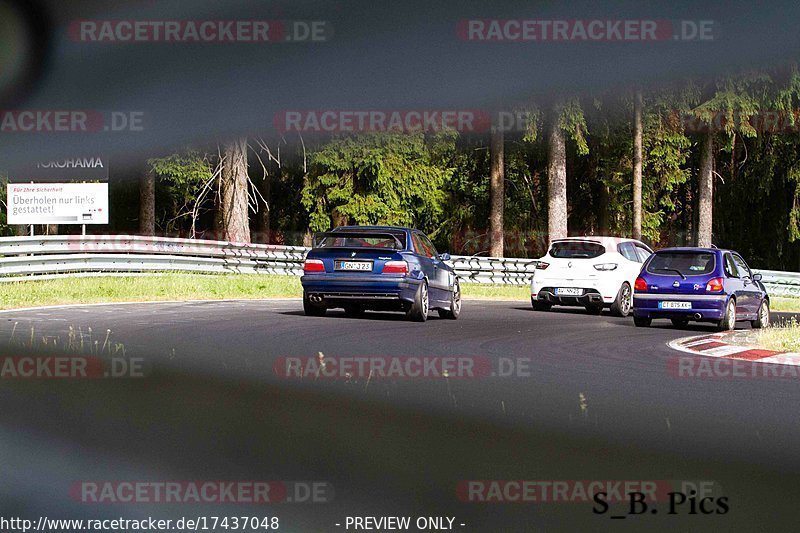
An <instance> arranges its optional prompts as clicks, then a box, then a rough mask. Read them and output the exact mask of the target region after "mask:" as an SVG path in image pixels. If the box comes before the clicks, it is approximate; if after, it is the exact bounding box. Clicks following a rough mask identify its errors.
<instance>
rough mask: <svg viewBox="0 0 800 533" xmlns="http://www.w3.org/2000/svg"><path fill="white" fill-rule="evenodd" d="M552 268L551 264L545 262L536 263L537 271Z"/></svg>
mask: <svg viewBox="0 0 800 533" xmlns="http://www.w3.org/2000/svg"><path fill="white" fill-rule="evenodd" d="M549 266H550V263H545V262H544V261H537V262H536V270H547V267H549Z"/></svg>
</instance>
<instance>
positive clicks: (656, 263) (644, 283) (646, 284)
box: [633, 248, 770, 330]
mask: <svg viewBox="0 0 800 533" xmlns="http://www.w3.org/2000/svg"><path fill="white" fill-rule="evenodd" d="M633 317H634V322H635V324H636V325H637V326H649V325H650V323H651V321H652V319H654V318H669V319H671V320H672V323H673V324H674V325H675V326H678V327H683V326H686V325H687V324H688V323H689V321H690V320H693V321H697V322H711V323H714V324H716V325H717V326H718V327H719V328H720V329H721V330H730V329H734V327H735V326H736V322H737V321H740V320H747V321H750V323H751V325H752V326H753V327H754V328H762V327H766V326H767V325H769V318H770V315H769V295H768V294H767V290H766V289H765V287H764V284H763V283H761V274H754V273H753V271H752V270H750V267H748V266H747V263H746V262H745V260H744V259H742V256H741V255H739V254H738V253H736V252H734V251H733V250H720V249H717V248H665V249H663V250H659V251H657V252H656V253H654V254H653V255H652V256H650V258H649V259H648V260H647V261H646V262H645V263H644V265H643V266H642V271H641V273H640V274H639V277H638V278H637V279H636V283H635V285H634V292H633Z"/></svg>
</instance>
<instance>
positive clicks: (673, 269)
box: [647, 252, 716, 276]
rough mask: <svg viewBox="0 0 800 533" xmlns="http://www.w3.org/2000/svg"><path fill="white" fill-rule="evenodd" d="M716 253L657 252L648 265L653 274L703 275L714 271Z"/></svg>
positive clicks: (648, 269)
mask: <svg viewBox="0 0 800 533" xmlns="http://www.w3.org/2000/svg"><path fill="white" fill-rule="evenodd" d="M715 266H716V262H715V259H714V254H712V253H708V252H656V254H655V255H653V260H652V261H650V263H649V264H648V265H647V271H648V272H650V273H651V274H666V275H670V274H672V275H676V274H677V273H678V272H680V273H681V274H682V275H684V276H702V275H704V274H710V273H711V272H713V271H714V267H715Z"/></svg>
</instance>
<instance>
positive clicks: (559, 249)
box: [550, 241, 606, 259]
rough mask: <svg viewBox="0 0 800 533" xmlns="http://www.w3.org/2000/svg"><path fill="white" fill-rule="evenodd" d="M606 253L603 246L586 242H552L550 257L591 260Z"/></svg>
mask: <svg viewBox="0 0 800 533" xmlns="http://www.w3.org/2000/svg"><path fill="white" fill-rule="evenodd" d="M604 253H606V249H605V247H604V246H603V245H601V244H597V243H596V242H588V241H565V242H554V243H553V245H552V246H551V247H550V256H551V257H557V258H562V259H592V258H593V257H599V256H601V255H603V254H604Z"/></svg>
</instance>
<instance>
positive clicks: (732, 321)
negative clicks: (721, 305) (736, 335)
mask: <svg viewBox="0 0 800 533" xmlns="http://www.w3.org/2000/svg"><path fill="white" fill-rule="evenodd" d="M719 329H720V331H730V330H732V329H736V300H734V299H733V298H731V299H730V300H728V305H727V306H726V307H725V314H724V315H723V317H722V320H720V321H719Z"/></svg>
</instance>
